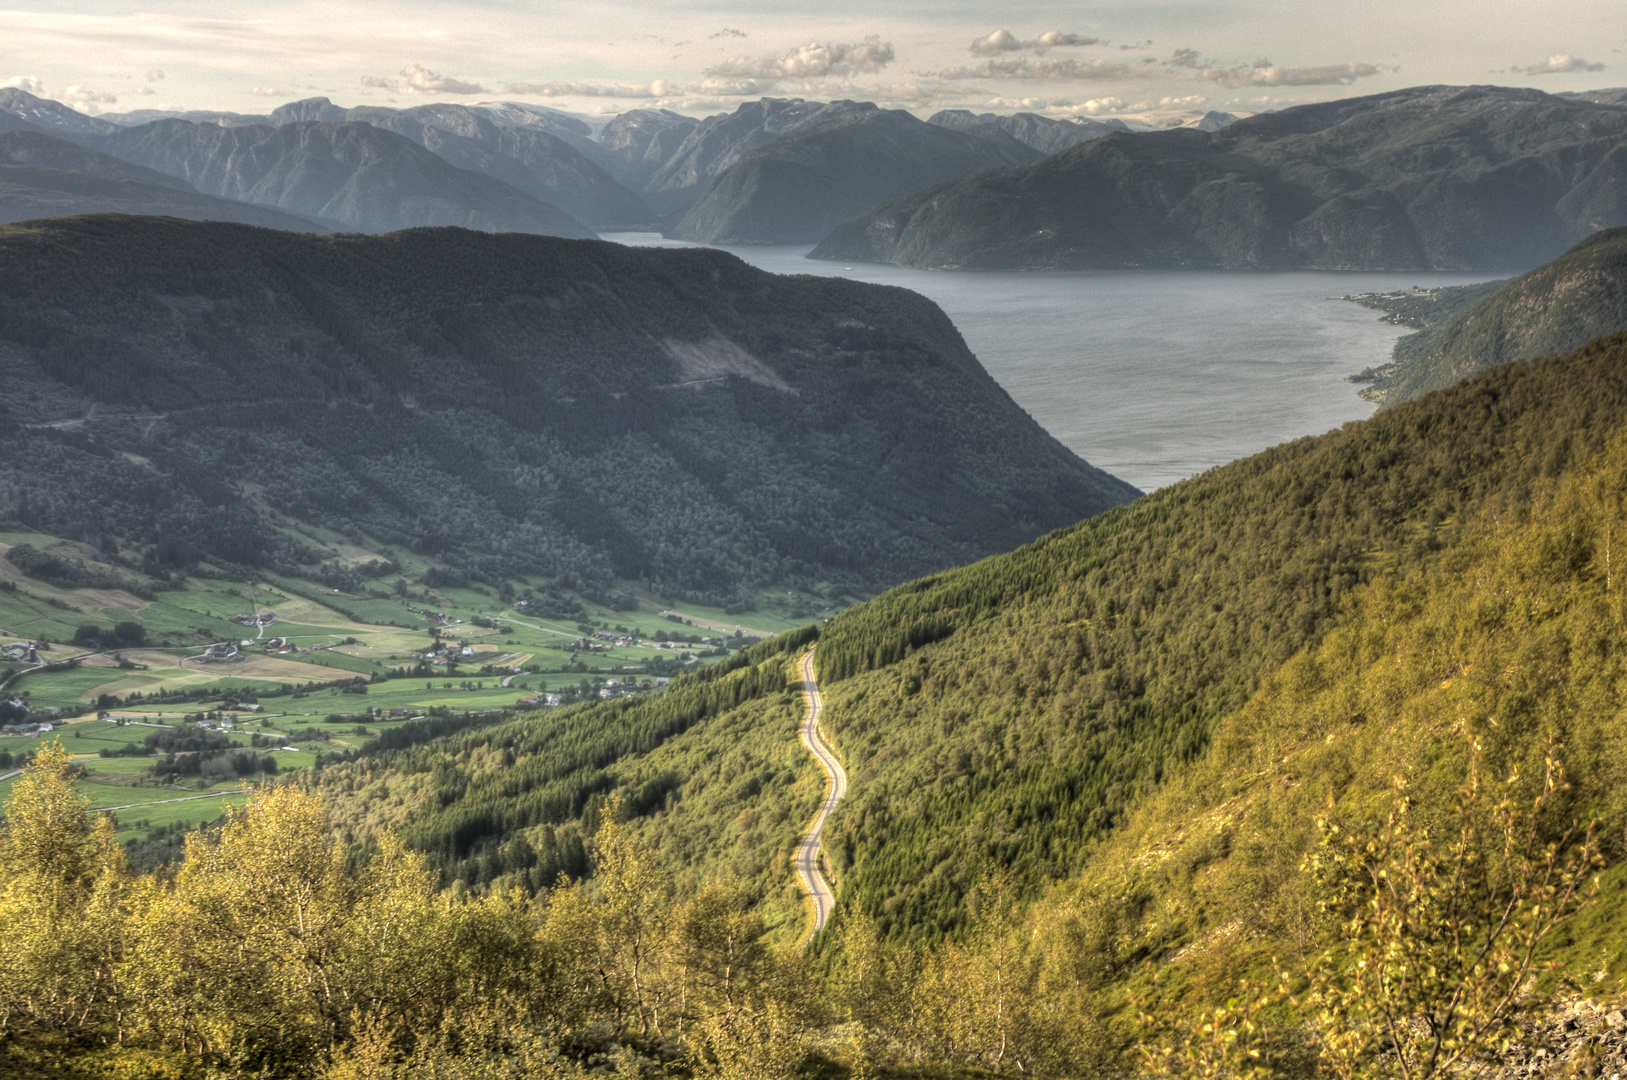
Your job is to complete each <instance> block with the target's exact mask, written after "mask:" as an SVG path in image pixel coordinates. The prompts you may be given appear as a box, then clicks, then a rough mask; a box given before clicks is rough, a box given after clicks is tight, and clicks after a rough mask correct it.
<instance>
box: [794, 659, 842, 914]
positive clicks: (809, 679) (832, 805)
mask: <svg viewBox="0 0 1627 1080" xmlns="http://www.w3.org/2000/svg"><path fill="white" fill-rule="evenodd" d="M813 657H814V651H813V649H809V650H808V651H807V653H806V654H805V655H804V656H803V657H802V692H803V693H804V694H806V695H807V698H808V715H807V716H806V717H805V718H804V719H803V721H802V745H803V746H806V747H807V748H808V753H810V754H812V755H813V756H814V757H815V758H817V759H818V761H819V764H820V766H821V767H823V768H824V770H825V772H826V773H827V774H828V775H829V776H830V788H829V790H827V791H826V792H825V801H824V803H823V804H822V805H821V806H820V807H819V813H818V815H817V816H815V817H814V819H813V827H812V828H810V829H809V830H808V836H807V838H806V839H804V840H803V841H802V846H801V847H800V848H798V849H797V874H798V875H799V876H800V877H801V878H802V887H803V888H804V889H807V890H808V895H809V896H812V897H813V902H814V926H813V933H814V934H817V933H819V931H821V930H823V929H824V928H825V924H826V923H827V922H829V921H830V916H831V912H832V911H834V910H835V909H836V894H835V893H833V892H831V888H830V883H829V882H827V881H826V880H825V875H824V874H822V873H820V872H819V840H820V835H821V834H822V833H823V832H824V831H825V820H826V819H827V818H829V817H830V812H831V811H832V810H834V809H836V804H837V803H839V802H841V801H842V798H843V797H844V796H845V795H846V794H847V772H846V770H844V769H843V768H842V763H841V762H840V761H837V760H836V755H835V754H833V753H831V752H830V750H829V748H828V747H826V746H825V744H824V743H823V742H821V741H820V740H819V714H820V713H822V712H824V711H825V703H824V701H823V699H821V698H820V696H819V682H818V681H817V680H816V679H815V678H814V669H813ZM812 936H813V934H810V935H809V937H810V938H812Z"/></svg>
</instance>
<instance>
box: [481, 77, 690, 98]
mask: <svg viewBox="0 0 1627 1080" xmlns="http://www.w3.org/2000/svg"><path fill="white" fill-rule="evenodd" d="M684 92H685V91H684V89H683V87H681V86H675V85H673V84H672V83H669V82H667V80H665V79H656V80H655V81H653V82H648V83H579V82H546V83H527V82H519V83H504V84H503V93H505V94H519V95H521V96H523V97H622V98H664V97H671V96H672V95H674V94H681V93H684Z"/></svg>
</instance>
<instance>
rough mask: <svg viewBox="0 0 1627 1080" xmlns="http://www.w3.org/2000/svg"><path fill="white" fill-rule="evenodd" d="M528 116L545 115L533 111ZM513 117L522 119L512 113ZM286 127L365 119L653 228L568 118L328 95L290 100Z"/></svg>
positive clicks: (564, 199)
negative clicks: (338, 99)
mask: <svg viewBox="0 0 1627 1080" xmlns="http://www.w3.org/2000/svg"><path fill="white" fill-rule="evenodd" d="M525 117H526V118H532V119H538V120H539V121H540V120H541V119H542V118H537V117H536V115H535V114H530V113H527V114H525ZM506 118H507V119H510V120H513V119H515V118H514V117H512V116H508V117H506ZM269 119H270V121H271V123H272V124H274V125H276V126H278V127H282V126H285V125H289V124H297V123H310V122H317V123H363V124H371V125H372V126H374V127H377V128H382V129H384V130H386V131H393V132H395V133H396V134H397V135H401V136H403V137H405V138H408V139H411V140H412V141H413V142H415V143H417V144H418V145H419V146H422V147H424V148H425V149H426V150H429V151H431V152H432V153H434V154H435V155H436V156H437V157H440V158H441V159H443V160H444V161H446V162H447V163H449V164H451V165H455V166H457V167H458V168H460V169H467V170H469V171H471V172H477V173H481V174H483V175H486V176H489V177H492V178H493V179H496V180H501V181H503V182H504V183H506V184H509V185H511V186H513V187H515V188H518V189H519V190H521V191H523V192H525V193H526V194H528V195H531V196H533V197H535V198H537V199H540V200H542V201H543V202H547V203H551V204H553V205H554V206H557V207H559V208H560V209H561V210H564V211H565V212H566V213H568V214H570V215H571V216H572V217H574V218H576V219H578V220H579V221H582V222H584V223H586V224H587V225H589V226H590V227H592V228H596V229H598V228H605V229H627V228H641V227H642V228H649V227H650V226H651V225H652V224H653V223H654V218H653V216H652V214H651V211H650V208H649V207H648V206H647V205H646V204H645V202H644V200H643V199H642V198H640V197H639V196H638V195H636V194H634V193H633V192H631V191H629V190H628V189H627V188H625V187H623V186H622V185H621V184H620V183H619V182H617V180H616V179H615V178H614V177H612V176H611V175H610V174H609V173H608V172H606V171H605V170H604V168H603V167H601V166H600V165H599V164H598V162H597V160H595V158H596V157H598V156H599V155H598V154H597V153H595V155H594V157H590V156H589V155H587V154H584V153H583V152H582V150H581V149H579V148H578V145H579V144H581V143H586V144H587V145H589V146H592V145H593V143H592V140H591V139H589V138H588V137H587V135H588V128H587V125H585V124H581V122H580V121H575V122H574V123H575V124H577V125H579V127H580V130H572V128H571V126H570V125H568V124H566V123H564V122H563V121H569V120H570V118H569V117H562V120H561V121H560V122H552V121H550V122H548V123H542V122H537V123H532V124H528V125H522V124H518V123H507V124H500V123H498V122H497V121H496V120H494V119H493V115H492V111H491V110H490V109H488V108H482V107H480V106H473V107H470V106H465V105H444V104H438V105H420V106H418V107H416V108H411V109H388V108H381V107H378V106H363V107H359V108H354V109H342V108H339V107H338V106H336V105H334V104H332V103H331V102H330V101H328V99H327V98H313V99H311V100H309V101H301V102H295V103H293V104H291V105H284V106H283V107H282V108H279V109H277V110H276V111H274V112H273V113H272V114H271V116H270V118H269Z"/></svg>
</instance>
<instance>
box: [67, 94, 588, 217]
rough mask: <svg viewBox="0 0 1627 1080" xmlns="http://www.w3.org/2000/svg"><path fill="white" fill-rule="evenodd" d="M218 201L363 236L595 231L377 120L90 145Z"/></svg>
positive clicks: (199, 131) (191, 130) (140, 132)
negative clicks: (441, 230)
mask: <svg viewBox="0 0 1627 1080" xmlns="http://www.w3.org/2000/svg"><path fill="white" fill-rule="evenodd" d="M90 144H91V145H93V146H95V147H96V148H98V149H101V150H105V151H106V152H108V153H111V154H114V155H116V156H118V157H121V158H124V159H125V160H126V161H134V162H137V163H139V164H142V165H146V166H148V167H150V168H154V169H157V170H158V171H160V172H164V173H168V174H170V175H171V176H179V177H181V178H182V179H184V180H186V181H187V182H189V183H190V184H192V186H193V187H195V188H197V189H198V190H199V191H202V192H204V193H206V194H210V195H219V196H221V197H224V198H229V199H237V200H240V201H243V202H251V203H259V204H261V205H264V206H275V207H277V208H278V209H281V210H286V211H289V212H291V213H295V214H300V215H302V216H305V217H310V218H314V219H317V220H318V221H321V222H326V223H332V224H335V225H339V226H344V227H346V228H350V229H358V230H361V231H363V232H389V231H392V230H395V229H403V228H410V227H412V226H417V225H460V226H463V227H465V228H471V229H480V230H483V231H488V232H528V233H542V234H545V235H552V236H577V237H583V236H591V235H593V234H592V233H591V232H590V231H589V230H588V229H586V228H585V227H584V226H583V225H582V224H581V223H580V222H579V221H577V220H576V219H575V218H573V217H571V216H570V215H569V214H566V213H565V212H564V211H563V210H560V209H559V208H558V207H556V206H553V205H551V204H549V203H545V202H543V201H541V200H539V199H537V198H535V197H534V196H532V195H528V194H526V193H525V192H523V191H521V190H519V189H517V188H515V187H513V186H511V185H509V184H505V183H503V182H502V181H500V180H496V179H493V178H492V177H489V176H486V175H484V174H482V173H477V172H472V171H470V170H468V169H460V168H457V167H455V166H454V165H452V164H450V163H449V162H447V161H445V160H444V159H443V158H441V157H439V156H437V155H436V154H434V153H432V152H431V151H429V150H426V149H425V148H424V147H422V146H420V145H418V144H417V143H415V142H413V141H412V140H410V139H407V138H405V137H403V136H401V135H397V134H396V133H394V132H392V131H385V130H384V129H382V128H378V127H374V126H372V125H370V124H361V123H323V122H318V121H299V122H295V123H289V124H284V125H283V126H281V127H257V126H256V127H237V128H223V127H217V126H215V125H212V124H190V123H187V122H186V121H184V120H160V121H157V122H156V123H152V124H144V125H142V126H140V127H135V128H120V129H117V130H115V131H114V132H113V133H112V134H109V135H105V136H102V137H100V138H99V139H96V140H93V141H91V143H90Z"/></svg>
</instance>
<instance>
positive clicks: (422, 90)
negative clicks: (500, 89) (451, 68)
mask: <svg viewBox="0 0 1627 1080" xmlns="http://www.w3.org/2000/svg"><path fill="white" fill-rule="evenodd" d="M401 77H402V78H404V79H406V80H407V84H406V89H407V90H409V91H411V92H412V93H414V94H484V93H485V92H486V88H485V87H484V86H481V85H480V84H479V83H472V82H464V81H463V80H462V79H454V78H452V77H451V76H449V75H442V74H441V73H440V72H438V71H431V70H429V69H428V68H426V67H424V66H423V65H421V64H408V65H407V66H406V67H404V68H402V69H401Z"/></svg>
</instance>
